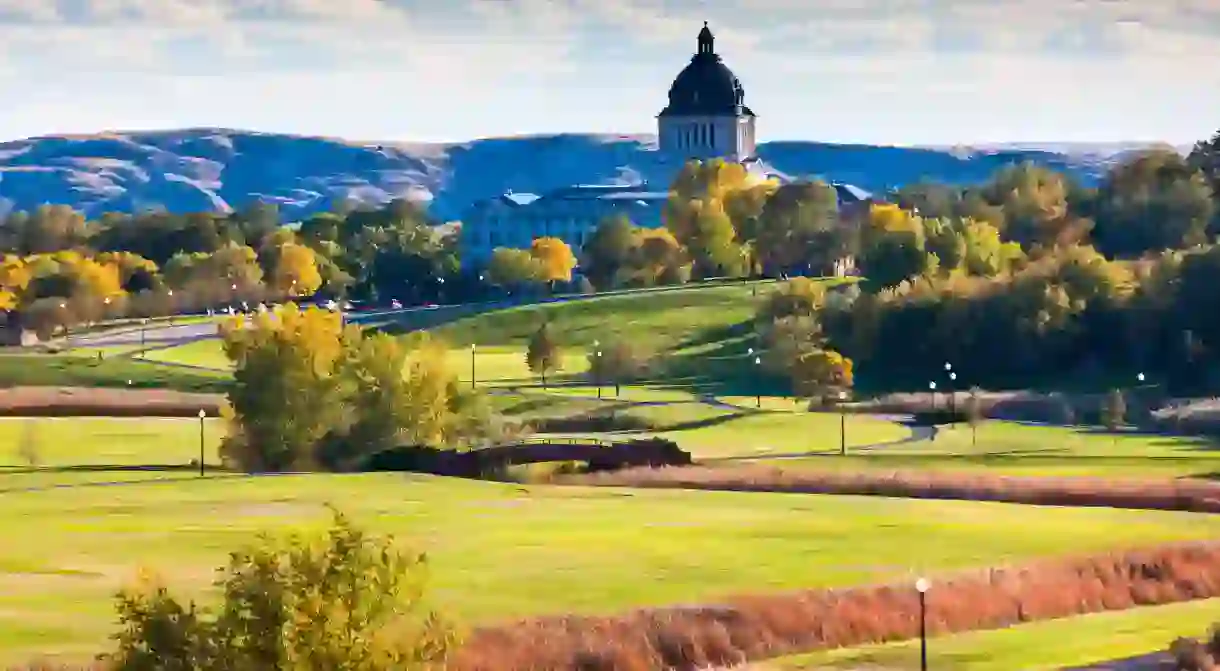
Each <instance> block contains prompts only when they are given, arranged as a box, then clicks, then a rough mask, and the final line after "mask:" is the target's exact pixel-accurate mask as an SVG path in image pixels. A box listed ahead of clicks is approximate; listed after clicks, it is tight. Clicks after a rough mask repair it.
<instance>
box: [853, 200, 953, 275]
mask: <svg viewBox="0 0 1220 671" xmlns="http://www.w3.org/2000/svg"><path fill="white" fill-rule="evenodd" d="M925 244H926V236H925V231H924V224H923V220H922V219H920V218H919V217H918V216H915V215H913V214H912V213H910V212H907V211H906V210H903V209H901V208H899V207H897V206H895V205H884V204H877V205H873V206H872V207H871V208H870V210H869V215H868V221H867V223H866V225H865V227H864V231H863V234H862V239H861V258H860V267H861V270H862V271H863V272H864V275H865V277H867V278H868V279H869V281H870V282H872V283H874V284H876V285H877V286H879V287H893V286H897V285H898V284H899V283H901V282H903V281H904V280H906V279H908V278H911V277H916V276H919V275H923V274H926V273H927V272H928V270H929V267H930V264H937V263H938V262H937V261H932V260H931V257H930V256H929V254H928V252H927V250H926V247H925Z"/></svg>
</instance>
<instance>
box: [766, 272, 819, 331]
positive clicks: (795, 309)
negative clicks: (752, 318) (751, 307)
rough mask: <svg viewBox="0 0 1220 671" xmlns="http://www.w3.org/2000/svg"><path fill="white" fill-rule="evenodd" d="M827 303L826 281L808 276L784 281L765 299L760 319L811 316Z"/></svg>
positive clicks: (769, 319)
mask: <svg viewBox="0 0 1220 671" xmlns="http://www.w3.org/2000/svg"><path fill="white" fill-rule="evenodd" d="M825 304H826V283H825V282H821V281H819V280H816V279H811V278H808V277H794V278H792V279H790V280H788V281H787V282H782V283H780V284H779V285H778V286H776V288H775V289H774V290H773V291H772V292H771V293H770V294H769V295H768V296H767V297H766V299H765V300H763V302H762V305H761V306H760V307H759V309H758V319H760V320H762V321H763V322H770V321H774V320H776V319H782V318H784V317H811V316H813V315H816V314H817V312H818V310H821V309H822V306H823V305H825Z"/></svg>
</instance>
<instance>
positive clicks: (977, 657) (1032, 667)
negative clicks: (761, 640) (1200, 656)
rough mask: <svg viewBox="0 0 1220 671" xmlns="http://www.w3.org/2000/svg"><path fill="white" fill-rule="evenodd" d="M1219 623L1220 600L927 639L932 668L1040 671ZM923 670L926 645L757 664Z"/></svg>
mask: <svg viewBox="0 0 1220 671" xmlns="http://www.w3.org/2000/svg"><path fill="white" fill-rule="evenodd" d="M1218 620H1220V599H1204V600H1201V601H1190V602H1187V603H1178V604H1170V605H1167V606H1150V607H1146V608H1136V609H1132V610H1126V611H1119V612H1114V613H1098V614H1095V615H1085V616H1083V617H1073V618H1066V619H1062V620H1047V621H1044V622H1034V623H1031V624H1025V625H1020V626H1016V627H1009V628H1007V629H996V630H992V631H976V632H967V633H962V634H954V635H950V636H945V637H942V638H933V639H931V640H929V641H928V666H929V667H930V668H934V669H953V670H954V671H1012V670H1013V669H1021V670H1022V671H1041V670H1047V671H1049V670H1051V669H1061V668H1065V667H1072V666H1083V665H1086V664H1093V663H1098V662H1104V661H1108V660H1112V659H1120V658H1125V657H1134V656H1136V655H1142V654H1145V653H1149V652H1154V651H1158V650H1165V649H1166V648H1168V647H1169V643H1170V642H1171V641H1173V639H1175V638H1178V637H1181V636H1188V637H1190V638H1201V637H1203V636H1205V635H1206V633H1207V632H1208V630H1210V629H1211V627H1212V625H1213V624H1215V623H1216V622H1217V621H1218ZM874 666H876V667H879V668H884V669H893V670H895V671H897V670H899V669H918V668H919V641H918V640H915V641H906V642H903V643H896V644H888V645H870V646H863V647H859V648H845V649H841V650H833V651H828V652H820V653H815V654H810V655H798V656H794V657H786V658H780V659H776V660H773V661H770V662H765V663H762V664H759V665H758V668H760V669H767V670H768V671H797V670H801V671H814V670H815V669H816V670H818V671H828V670H830V669H845V670H846V669H859V668H873V667H874Z"/></svg>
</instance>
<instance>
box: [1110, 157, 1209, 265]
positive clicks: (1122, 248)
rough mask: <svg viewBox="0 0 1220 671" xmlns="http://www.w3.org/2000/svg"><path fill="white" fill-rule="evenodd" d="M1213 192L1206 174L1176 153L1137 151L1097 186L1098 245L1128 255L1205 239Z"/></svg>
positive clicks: (1192, 243)
mask: <svg viewBox="0 0 1220 671" xmlns="http://www.w3.org/2000/svg"><path fill="white" fill-rule="evenodd" d="M1213 195H1214V194H1213V193H1212V190H1211V187H1210V186H1209V185H1208V182H1207V178H1206V177H1205V176H1204V175H1203V174H1202V173H1201V172H1199V170H1197V169H1195V168H1193V167H1191V165H1190V164H1189V163H1188V162H1187V161H1186V159H1184V158H1183V157H1182V156H1181V155H1179V154H1178V153H1177V152H1174V151H1170V150H1150V151H1146V152H1141V153H1138V154H1136V155H1134V156H1133V157H1131V158H1130V159H1128V160H1126V161H1123V162H1122V163H1120V164H1119V165H1117V166H1115V167H1114V168H1112V169H1111V170H1110V172H1109V173H1108V174H1107V175H1106V177H1105V179H1103V180H1102V183H1101V185H1100V186H1099V187H1098V195H1097V227H1096V230H1095V231H1094V234H1093V238H1094V240H1095V242H1096V244H1097V248H1098V249H1099V250H1101V251H1102V252H1104V253H1105V254H1107V255H1109V256H1123V257H1127V256H1140V255H1142V254H1144V253H1145V252H1158V251H1161V250H1164V249H1178V248H1182V247H1188V246H1192V245H1197V244H1202V243H1205V242H1207V237H1208V230H1209V224H1210V223H1211V220H1212V216H1213V214H1214V213H1215V212H1216V205H1215V203H1214V202H1213V200H1212V199H1213Z"/></svg>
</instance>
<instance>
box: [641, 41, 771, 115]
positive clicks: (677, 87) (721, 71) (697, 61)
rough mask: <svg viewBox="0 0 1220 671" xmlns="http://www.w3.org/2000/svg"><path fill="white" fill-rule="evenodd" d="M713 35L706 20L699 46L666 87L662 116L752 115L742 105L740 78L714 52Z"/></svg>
mask: <svg viewBox="0 0 1220 671" xmlns="http://www.w3.org/2000/svg"><path fill="white" fill-rule="evenodd" d="M714 39H715V38H714V37H713V36H712V31H711V30H710V29H709V28H708V27H707V23H706V22H705V23H704V24H703V30H701V31H699V49H698V51H697V52H696V53H695V55H694V56H692V57H691V60H690V63H688V64H687V65H686V67H685V68H683V69H682V72H679V73H678V76H677V77H676V78H675V79H674V83H673V85H672V86H670V87H669V104H668V105H666V106H665V109H663V110H661V116H724V115H737V114H747V115H750V116H754V113H753V112H751V111H750V108H748V107H746V106H745V95H746V94H745V89H744V88H742V86H741V81H740V80H739V79H737V76H736V75H734V74H733V71H732V70H730V69H729V66H727V65H725V64H724V62H723V61H721V60H720V56H718V55H717V54H716V52H715V49H714V48H713V45H714Z"/></svg>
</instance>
